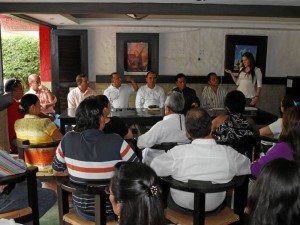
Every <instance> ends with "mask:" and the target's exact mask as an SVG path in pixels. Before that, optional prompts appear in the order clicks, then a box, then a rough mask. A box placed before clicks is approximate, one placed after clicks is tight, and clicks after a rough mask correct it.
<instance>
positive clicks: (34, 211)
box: [0, 166, 39, 225]
mask: <svg viewBox="0 0 300 225" xmlns="http://www.w3.org/2000/svg"><path fill="white" fill-rule="evenodd" d="M37 171H38V168H37V167H35V166H31V167H28V168H27V170H26V172H25V173H20V174H16V175H11V176H5V177H1V178H0V185H11V184H15V183H20V182H23V181H25V180H26V181H27V190H28V206H29V207H30V208H31V210H30V211H29V214H27V213H25V214H24V215H23V214H22V209H20V210H15V211H16V212H18V213H17V214H15V213H14V212H15V211H12V212H8V213H5V214H0V218H6V219H15V220H16V221H17V222H20V223H24V222H28V221H31V220H32V222H33V225H39V208H38V195H37V182H36V173H37ZM24 210H26V211H28V210H27V208H24ZM15 215H17V217H16V216H15Z"/></svg>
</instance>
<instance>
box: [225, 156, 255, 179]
mask: <svg viewBox="0 0 300 225" xmlns="http://www.w3.org/2000/svg"><path fill="white" fill-rule="evenodd" d="M230 152H231V153H233V154H234V155H233V156H232V157H230V159H233V160H234V162H232V163H230V165H236V168H235V175H237V176H238V175H245V174H250V173H251V172H250V165H251V162H250V159H249V158H248V157H247V156H245V155H242V154H240V153H238V152H237V151H235V150H231V151H230Z"/></svg>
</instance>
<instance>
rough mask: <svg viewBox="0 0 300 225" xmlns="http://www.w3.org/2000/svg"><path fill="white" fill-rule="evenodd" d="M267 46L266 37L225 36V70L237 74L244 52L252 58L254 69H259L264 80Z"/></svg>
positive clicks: (226, 77) (227, 77)
mask: <svg viewBox="0 0 300 225" xmlns="http://www.w3.org/2000/svg"><path fill="white" fill-rule="evenodd" d="M267 46H268V37H267V36H249V35H226V40H225V68H228V69H230V70H231V71H233V72H235V73H238V72H239V69H240V67H241V66H242V62H241V59H242V54H243V53H245V52H251V53H252V54H253V56H254V59H255V62H256V67H258V68H260V70H261V72H262V74H263V80H264V78H265V72H266V60H267ZM224 79H229V80H230V79H231V77H229V76H225V77H224Z"/></svg>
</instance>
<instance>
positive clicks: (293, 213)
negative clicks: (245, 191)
mask: <svg viewBox="0 0 300 225" xmlns="http://www.w3.org/2000/svg"><path fill="white" fill-rule="evenodd" d="M248 202H249V204H248V209H249V223H248V224H249V225H258V224H259V225H269V224H272V225H282V224H284V225H294V224H299V221H300V166H299V163H297V162H295V161H290V160H287V159H283V158H281V159H275V160H273V161H271V162H269V163H268V164H267V165H266V166H265V167H264V168H263V169H262V171H261V173H260V174H259V176H258V178H257V180H256V182H255V184H254V187H253V190H252V193H251V194H250V198H249V200H248Z"/></svg>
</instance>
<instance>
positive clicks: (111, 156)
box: [52, 96, 138, 221]
mask: <svg viewBox="0 0 300 225" xmlns="http://www.w3.org/2000/svg"><path fill="white" fill-rule="evenodd" d="M103 108H104V104H103V103H100V102H99V99H96V97H95V96H90V97H88V98H86V99H84V100H83V101H82V102H81V103H80V104H79V106H78V108H77V110H76V127H75V131H71V132H68V133H67V134H66V135H65V136H64V137H63V139H62V141H61V143H60V144H59V146H58V148H57V150H56V155H55V157H54V160H53V164H52V167H53V169H54V175H58V176H64V175H65V176H66V175H70V179H71V180H72V181H73V182H76V183H82V182H85V181H87V180H88V181H92V180H101V179H110V178H111V177H112V175H113V167H114V165H115V164H116V163H117V162H119V161H132V162H133V161H138V158H137V156H136V155H135V153H134V152H133V150H132V149H131V148H130V146H129V144H128V143H126V142H125V141H124V139H123V138H122V137H121V136H119V135H118V134H104V133H103V131H102V130H103V128H104V126H105V121H104V119H105V118H104V117H103V116H102V114H103ZM106 202H107V204H106V212H107V215H108V219H113V218H114V215H113V213H112V208H111V205H110V203H109V200H108V198H107V199H106ZM73 203H74V208H75V211H76V212H77V214H78V215H79V216H81V217H82V218H84V219H87V220H90V221H95V216H94V210H95V209H94V196H93V195H81V194H74V195H73Z"/></svg>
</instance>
